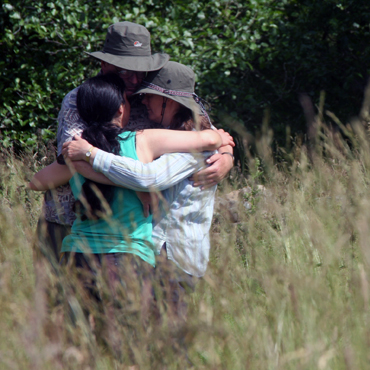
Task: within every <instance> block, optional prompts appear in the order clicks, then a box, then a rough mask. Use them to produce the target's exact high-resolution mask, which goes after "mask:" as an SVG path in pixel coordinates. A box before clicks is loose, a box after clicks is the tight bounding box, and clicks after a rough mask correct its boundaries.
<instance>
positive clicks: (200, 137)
mask: <svg viewBox="0 0 370 370" xmlns="http://www.w3.org/2000/svg"><path fill="white" fill-rule="evenodd" d="M222 145H234V141H233V139H232V137H231V136H230V135H229V134H228V133H226V132H225V131H224V130H203V131H176V130H163V129H152V130H144V131H142V132H138V133H137V135H136V151H137V154H138V156H139V159H140V160H142V157H143V158H147V156H149V157H151V158H152V159H151V160H153V159H156V158H158V157H160V156H161V155H163V154H165V153H175V152H183V153H188V152H202V151H213V150H216V149H218V148H219V147H220V146H222ZM143 153H144V154H145V155H144V156H143ZM142 161H143V160H142ZM149 161H150V160H149ZM143 162H146V161H145V160H144V161H143Z"/></svg>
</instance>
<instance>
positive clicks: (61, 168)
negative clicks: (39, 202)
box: [28, 162, 72, 191]
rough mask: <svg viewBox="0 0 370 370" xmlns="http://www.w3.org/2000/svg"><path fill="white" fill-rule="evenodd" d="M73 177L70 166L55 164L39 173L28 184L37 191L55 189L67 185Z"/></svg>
mask: <svg viewBox="0 0 370 370" xmlns="http://www.w3.org/2000/svg"><path fill="white" fill-rule="evenodd" d="M71 177H72V172H71V171H70V169H69V168H68V166H65V165H60V164H58V163H57V162H53V163H52V164H50V165H49V166H46V167H45V168H43V169H42V170H41V171H39V172H37V173H36V174H35V175H34V176H33V178H32V180H31V181H30V182H29V183H28V187H29V188H30V189H31V190H36V191H45V190H49V189H55V188H56V187H58V186H61V185H64V184H67V183H68V181H69V180H70V178H71Z"/></svg>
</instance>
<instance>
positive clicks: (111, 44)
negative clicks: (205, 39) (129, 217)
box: [37, 22, 169, 263]
mask: <svg viewBox="0 0 370 370" xmlns="http://www.w3.org/2000/svg"><path fill="white" fill-rule="evenodd" d="M87 54H88V55H89V56H92V57H93V58H95V59H97V60H99V61H100V66H101V72H100V73H102V74H107V73H114V74H115V75H116V76H117V78H121V79H122V80H123V81H124V82H125V85H126V95H127V96H128V97H129V96H131V95H132V94H133V93H134V92H135V91H136V90H137V89H138V87H139V86H140V85H141V83H142V81H143V79H144V78H145V76H146V74H147V72H151V71H156V70H158V69H160V68H162V67H163V66H164V65H165V64H166V63H167V62H168V60H169V55H167V54H163V53H156V54H152V51H151V47H150V33H149V31H148V30H147V29H146V28H145V27H144V26H141V25H139V24H135V23H132V22H118V23H115V24H112V25H111V26H109V27H108V30H107V36H106V39H105V43H104V47H103V50H101V51H95V52H88V53H87ZM78 89H79V87H77V88H75V89H74V90H72V91H70V92H69V93H68V94H67V95H66V96H65V98H64V99H63V102H62V107H61V109H60V112H59V116H58V134H57V141H58V163H59V164H64V160H63V156H62V155H61V152H62V146H63V144H64V143H65V142H67V141H71V140H72V138H73V136H74V135H81V133H82V131H83V130H84V129H85V128H86V123H85V122H84V121H83V119H81V117H80V115H79V113H78V110H77V106H76V96H77V92H78ZM130 103H131V116H130V127H131V128H137V127H141V128H147V127H150V125H151V123H150V121H149V120H148V118H147V114H146V110H145V107H144V106H143V105H142V104H141V102H140V101H139V99H131V101H130ZM74 201H75V199H74V197H73V195H72V191H71V188H70V186H69V185H66V186H63V187H59V188H57V189H56V192H55V195H52V194H51V192H50V191H48V192H46V194H45V201H44V205H43V214H42V216H41V217H40V219H39V223H38V228H37V235H38V241H37V249H38V250H40V251H42V253H43V254H44V255H46V256H47V258H48V259H49V260H51V261H52V262H53V263H56V262H57V261H58V259H59V252H60V248H61V244H62V240H63V238H64V237H65V236H66V235H68V234H69V233H70V230H71V225H72V224H73V222H74V220H75V219H76V214H75V212H74V208H73V205H74Z"/></svg>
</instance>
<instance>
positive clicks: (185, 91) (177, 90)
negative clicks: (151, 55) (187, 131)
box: [134, 61, 205, 115]
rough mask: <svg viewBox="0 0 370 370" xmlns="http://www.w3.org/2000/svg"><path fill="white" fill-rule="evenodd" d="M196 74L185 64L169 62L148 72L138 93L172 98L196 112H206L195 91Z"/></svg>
mask: <svg viewBox="0 0 370 370" xmlns="http://www.w3.org/2000/svg"><path fill="white" fill-rule="evenodd" d="M194 87H195V74H194V72H193V70H192V69H191V68H189V67H187V66H185V65H183V64H180V63H176V62H171V61H170V62H168V63H167V64H166V65H165V66H164V67H163V68H162V69H160V70H158V71H154V72H150V73H148V76H147V77H146V78H145V80H144V81H143V83H142V85H141V86H140V87H139V89H138V90H137V91H136V92H135V93H134V95H137V94H154V95H160V96H163V97H165V98H169V99H172V100H174V101H176V102H178V103H180V104H182V105H184V106H185V107H187V108H189V109H190V110H192V111H193V112H194V113H196V114H201V115H203V114H205V113H204V112H203V111H202V109H201V107H200V105H199V98H198V96H197V95H196V94H195V93H194Z"/></svg>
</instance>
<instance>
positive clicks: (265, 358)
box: [0, 121, 370, 370]
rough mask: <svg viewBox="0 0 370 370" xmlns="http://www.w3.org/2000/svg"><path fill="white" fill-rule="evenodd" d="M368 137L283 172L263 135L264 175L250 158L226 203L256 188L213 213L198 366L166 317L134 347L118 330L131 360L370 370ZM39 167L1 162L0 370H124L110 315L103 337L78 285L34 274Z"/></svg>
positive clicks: (324, 138)
mask: <svg viewBox="0 0 370 370" xmlns="http://www.w3.org/2000/svg"><path fill="white" fill-rule="evenodd" d="M362 127H363V126H362V125H361V123H360V122H357V121H354V122H353V124H352V125H347V126H346V127H344V128H343V129H344V130H345V132H346V133H347V140H346V141H345V140H343V139H342V138H341V137H339V135H337V134H335V133H333V132H332V131H330V130H328V129H327V128H325V127H324V126H323V127H322V128H321V129H320V130H319V133H318V134H317V138H316V141H313V142H315V143H316V144H315V145H312V147H310V148H307V147H305V146H302V145H299V142H298V141H297V142H295V144H294V145H292V149H291V150H289V152H288V151H286V150H280V151H279V153H280V156H281V158H285V159H284V160H282V161H280V164H279V165H277V164H274V163H275V162H274V161H273V158H272V154H271V150H270V149H269V145H270V142H271V137H270V134H269V132H268V130H265V133H264V135H262V136H261V138H260V139H259V140H258V141H257V145H256V147H257V149H258V154H259V155H258V157H259V158H260V159H261V161H262V162H261V163H263V166H260V165H259V163H260V162H259V160H257V159H256V158H246V162H247V163H248V165H249V167H250V168H251V169H253V170H251V172H250V174H249V175H248V177H247V178H243V177H242V176H240V175H238V174H237V173H236V172H235V173H234V174H233V177H232V179H231V181H230V182H229V183H224V184H223V185H222V186H221V187H220V190H219V194H218V195H219V196H220V197H222V198H225V194H227V193H229V192H231V191H234V190H236V189H240V188H242V187H246V186H249V189H248V192H245V193H244V194H243V195H242V198H243V199H240V201H239V202H237V203H236V205H235V204H234V206H233V207H231V206H230V207H228V206H225V205H224V206H221V207H220V208H219V210H218V211H216V213H215V219H214V225H213V230H212V251H211V259H210V263H209V268H208V271H207V274H206V276H205V278H204V279H202V280H201V281H200V282H199V284H198V285H197V288H196V291H195V293H194V294H193V295H191V296H190V297H189V310H190V312H189V317H188V322H187V324H186V327H185V328H184V329H183V332H182V334H181V335H182V336H183V337H184V338H185V342H186V343H187V351H188V357H189V359H190V360H191V363H192V365H191V364H190V363H189V361H188V360H187V358H186V357H185V356H182V355H179V354H178V352H177V351H176V349H175V348H174V346H173V340H172V337H173V329H171V325H170V322H169V320H166V318H165V319H164V320H163V322H162V323H161V324H154V323H151V324H149V325H148V327H147V328H146V329H145V330H143V329H140V328H138V327H139V324H138V323H132V324H133V325H136V329H137V330H138V332H139V334H138V336H137V338H136V339H132V342H130V339H129V338H130V335H131V329H130V328H129V327H120V328H118V329H117V330H119V332H120V334H121V336H122V338H124V342H125V345H122V349H121V350H122V351H123V356H125V355H127V353H129V352H130V351H131V353H133V356H134V358H135V362H136V363H137V364H138V365H139V366H140V369H169V370H172V369H185V368H194V369H212V370H213V369H233V370H234V369H235V370H238V369H253V370H254V369H258V370H259V369H284V370H286V369H292V370H293V369H294V370H295V369H301V370H306V369H307V370H308V369H312V370H313V369H320V370H323V369H333V370H334V369H335V370H341V369H343V370H352V369H353V370H355V369H367V368H368V364H369V362H370V354H369V350H368V348H369V345H370V325H369V320H370V315H369V299H370V296H369V294H370V289H369V278H370V275H369V266H370V243H369V242H370V189H369V180H370V173H369V171H370V150H369V149H370V148H369V144H370V141H368V139H367V133H366V132H365V131H364V130H363V129H362ZM287 152H288V153H287ZM39 157H40V156H39ZM39 157H36V156H31V155H30V154H28V155H25V157H24V158H22V159H21V160H19V159H15V158H14V157H13V156H12V155H10V154H9V153H3V156H2V159H1V163H0V172H1V174H2V176H1V179H0V194H1V196H0V312H1V315H0V368H1V369H37V370H42V369H101V370H103V369H104V370H105V369H107V370H108V369H125V368H128V367H125V366H124V365H123V364H121V363H120V362H119V361H117V360H116V359H115V356H114V355H113V353H114V351H113V350H112V348H110V345H109V343H107V342H105V341H103V340H102V338H100V334H99V323H101V324H102V325H104V320H107V317H106V316H105V315H104V312H103V313H100V316H99V313H97V314H96V315H97V316H96V325H95V328H94V326H93V325H92V324H91V323H89V320H88V319H87V318H86V317H85V315H84V314H83V310H82V303H81V302H82V300H83V294H82V293H81V292H80V291H79V290H78V289H76V287H75V286H74V282H73V277H71V276H69V275H66V274H65V273H63V271H57V273H55V272H54V271H53V270H51V268H50V266H49V265H48V264H47V263H43V262H42V261H41V262H38V263H35V262H34V259H33V252H32V245H33V234H34V230H35V224H36V222H37V218H38V215H39V213H40V204H41V199H42V198H41V196H40V194H35V193H32V192H29V191H27V190H25V179H26V178H27V177H28V178H29V176H31V174H32V173H33V172H34V171H35V170H36V169H37V168H39V166H40V165H42V163H41V162H40V160H37V159H36V158H39ZM262 183H263V185H264V187H261V186H259V185H261V184H262ZM225 199H226V198H225ZM226 202H227V200H226ZM245 202H247V203H245ZM245 205H247V207H245ZM231 208H233V209H232V212H234V216H235V214H236V219H237V222H233V221H235V217H234V218H233V217H232V215H230V212H229V210H230V209H231ZM103 288H104V286H103V287H102V289H103Z"/></svg>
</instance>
